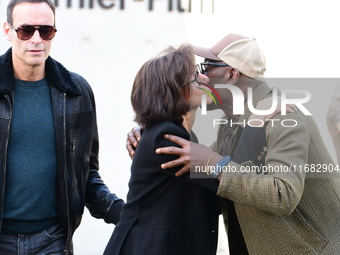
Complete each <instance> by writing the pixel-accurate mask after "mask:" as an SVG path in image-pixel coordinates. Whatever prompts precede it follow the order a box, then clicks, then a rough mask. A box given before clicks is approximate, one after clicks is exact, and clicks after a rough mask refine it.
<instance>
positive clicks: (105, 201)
mask: <svg viewBox="0 0 340 255" xmlns="http://www.w3.org/2000/svg"><path fill="white" fill-rule="evenodd" d="M88 89H90V92H89V94H90V95H91V101H92V107H93V118H94V120H93V123H94V128H93V135H92V147H91V155H90V162H89V166H90V169H89V175H88V179H87V186H86V200H85V205H86V207H87V208H88V210H89V211H90V213H91V215H92V216H93V217H95V218H102V219H104V220H105V222H107V223H114V224H117V223H118V221H119V217H120V212H121V209H122V206H123V204H124V202H123V200H122V199H120V198H118V197H117V196H116V194H114V193H111V192H110V190H109V188H108V187H107V186H106V184H105V183H104V181H103V180H102V178H101V176H100V174H99V172H98V170H99V163H98V153H99V141H98V129H97V118H96V108H95V100H94V96H93V93H92V90H91V88H90V87H89V86H88Z"/></svg>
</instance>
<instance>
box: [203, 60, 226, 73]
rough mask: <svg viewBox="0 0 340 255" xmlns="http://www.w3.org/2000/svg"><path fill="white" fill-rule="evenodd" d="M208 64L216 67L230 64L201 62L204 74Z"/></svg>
mask: <svg viewBox="0 0 340 255" xmlns="http://www.w3.org/2000/svg"><path fill="white" fill-rule="evenodd" d="M206 66H214V67H221V66H229V65H227V64H225V63H213V62H204V63H201V64H200V67H199V70H200V72H201V73H202V74H205V72H206V71H207V69H206Z"/></svg>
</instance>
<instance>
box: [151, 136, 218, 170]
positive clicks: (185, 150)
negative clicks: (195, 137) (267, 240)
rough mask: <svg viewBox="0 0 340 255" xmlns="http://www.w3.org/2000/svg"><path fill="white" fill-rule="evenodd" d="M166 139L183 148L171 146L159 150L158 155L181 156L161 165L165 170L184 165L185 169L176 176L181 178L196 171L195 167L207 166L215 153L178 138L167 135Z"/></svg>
mask: <svg viewBox="0 0 340 255" xmlns="http://www.w3.org/2000/svg"><path fill="white" fill-rule="evenodd" d="M164 137H165V138H166V139H168V140H170V141H172V142H174V143H176V144H178V145H179V146H181V147H182V148H178V147H173V146H170V147H163V148H158V149H157V150H156V153H157V154H173V155H178V156H179V158H178V159H175V160H173V161H170V162H167V163H164V164H162V165H161V167H162V168H163V169H167V168H171V167H176V166H180V165H183V167H182V168H181V169H180V170H179V171H178V172H177V173H176V176H181V175H183V174H185V173H188V172H190V170H191V171H195V166H206V164H207V161H208V159H209V157H210V155H211V154H212V153H214V152H213V150H211V149H210V148H209V147H206V146H204V145H201V144H197V143H193V142H190V141H188V140H186V139H183V138H181V137H178V136H174V135H168V134H166V135H164ZM190 168H191V169H190Z"/></svg>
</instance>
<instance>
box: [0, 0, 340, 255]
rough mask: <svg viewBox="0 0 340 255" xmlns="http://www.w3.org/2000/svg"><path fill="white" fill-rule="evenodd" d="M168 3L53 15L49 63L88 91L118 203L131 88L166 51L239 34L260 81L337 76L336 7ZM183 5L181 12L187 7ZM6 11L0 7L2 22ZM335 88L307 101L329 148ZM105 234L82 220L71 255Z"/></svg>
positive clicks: (89, 254) (125, 176) (95, 248)
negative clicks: (262, 67) (262, 62)
mask: <svg viewBox="0 0 340 255" xmlns="http://www.w3.org/2000/svg"><path fill="white" fill-rule="evenodd" d="M173 2H174V9H175V10H174V11H172V12H169V11H168V10H167V4H168V0H154V10H153V11H148V0H144V1H143V0H141V1H134V0H125V9H124V10H120V9H119V1H118V0H112V3H114V4H115V5H116V6H115V7H113V8H111V9H107V10H105V9H103V8H101V7H100V6H99V5H98V3H97V2H95V5H94V8H92V9H89V8H87V7H86V8H83V9H80V8H79V7H78V3H77V2H76V1H75V0H73V3H72V8H66V0H59V7H58V8H57V29H58V32H57V35H56V37H55V39H54V45H53V49H52V52H51V56H52V57H54V58H55V59H57V60H58V61H60V62H61V63H63V64H64V65H65V66H66V67H67V68H68V69H69V70H71V71H75V72H78V73H79V74H81V75H83V76H84V77H85V78H86V79H87V80H88V81H89V83H90V84H91V85H92V87H93V90H94V92H95V96H96V102H97V113H98V126H99V132H100V145H101V147H100V162H101V170H100V173H101V175H102V177H103V179H104V180H105V181H106V183H107V184H108V186H109V187H110V188H111V190H112V191H113V192H115V193H116V194H117V195H118V196H120V197H122V198H124V199H125V197H126V193H127V183H128V180H129V167H130V163H131V162H130V158H129V157H128V155H127V152H126V150H125V140H126V134H127V132H128V131H129V130H130V129H131V128H132V127H133V126H134V125H135V124H134V123H133V122H132V119H133V112H132V110H131V106H130V91H131V86H132V81H133V79H134V75H135V74H136V72H137V70H138V69H139V67H140V66H141V65H142V63H144V62H145V61H146V60H148V59H149V58H150V57H152V56H154V55H155V54H156V53H158V52H159V51H160V50H161V49H163V48H165V47H167V46H168V45H174V46H178V45H179V44H181V43H183V42H190V43H193V44H195V45H200V46H207V47H210V46H212V45H213V44H214V43H215V42H217V41H218V40H219V39H220V38H222V37H223V36H224V35H226V34H228V33H239V34H243V35H245V36H249V37H254V38H256V40H257V42H258V44H259V45H260V47H261V48H262V50H263V52H264V53H265V55H266V58H267V72H266V75H267V77H278V78H287V77H303V78H305V77H312V78H314V77H319V78H326V77H339V76H340V75H339V71H338V68H339V67H338V59H339V56H340V47H339V45H340V34H339V33H338V27H339V24H340V15H339V14H338V10H339V7H340V4H339V1H337V0H325V1H320V0H318V1H316V0H285V1H283V0H276V1H270V0H238V1H231V0H215V1H214V2H215V11H214V13H212V11H211V4H212V0H203V12H200V2H201V1H200V0H192V4H193V6H192V8H193V10H192V12H191V13H188V12H187V11H186V12H184V13H180V12H178V11H177V10H176V2H177V1H173ZM182 2H183V6H184V8H186V9H187V1H186V0H183V1H182ZM7 3H8V0H0V20H2V21H5V19H6V17H5V15H6V6H7ZM105 3H106V4H109V3H111V2H110V1H106V2H105ZM8 47H10V43H9V42H7V41H5V39H3V40H0V52H4V51H5V50H6V49H7V48H8ZM0 68H1V67H0ZM327 84H329V83H327ZM335 86H336V85H334V84H330V85H327V86H323V85H322V84H321V85H320V88H317V87H316V88H313V89H314V91H316V92H315V93H314V94H313V93H312V98H313V96H314V97H317V99H318V97H320V96H322V98H323V99H322V100H315V101H314V102H315V107H320V108H321V109H322V110H320V112H321V113H320V116H317V118H318V123H320V125H321V126H322V130H323V135H324V136H325V139H326V141H327V143H328V144H329V141H330V140H329V136H328V134H327V132H326V130H325V126H324V124H325V112H326V111H327V107H328V105H329V100H330V98H331V96H332V93H333V91H334V90H335ZM320 101H321V102H322V103H319V102H320ZM317 111H318V109H317V110H316V111H315V112H317ZM315 114H316V113H315ZM315 117H316V116H315ZM330 148H331V145H330ZM331 149H332V148H331ZM184 195H185V194H184ZM112 230H113V226H112V225H106V224H105V223H104V222H103V221H101V220H96V219H93V218H91V217H90V216H89V214H88V213H87V212H86V213H85V215H84V219H83V222H82V225H81V227H80V228H79V229H78V230H77V232H76V234H75V239H74V245H75V251H76V254H81V255H96V254H101V252H102V251H103V249H104V247H105V244H106V242H107V241H108V239H109V237H110V235H111V232H112ZM222 233H223V229H222ZM222 243H223V245H222V247H221V252H220V253H219V254H226V252H223V250H224V249H225V248H224V247H225V246H226V239H225V236H223V240H222Z"/></svg>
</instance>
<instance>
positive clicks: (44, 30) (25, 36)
mask: <svg viewBox="0 0 340 255" xmlns="http://www.w3.org/2000/svg"><path fill="white" fill-rule="evenodd" d="M9 25H10V26H11V28H12V29H13V30H14V31H15V32H17V35H18V38H19V39H20V40H23V41H26V40H29V39H31V38H32V36H33V35H34V33H35V30H38V31H39V34H40V37H41V38H42V39H43V40H46V41H48V40H52V39H53V37H54V36H55V33H56V32H57V29H56V28H55V26H48V25H25V26H21V27H18V28H17V29H15V28H14V27H13V26H12V25H11V24H9Z"/></svg>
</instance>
